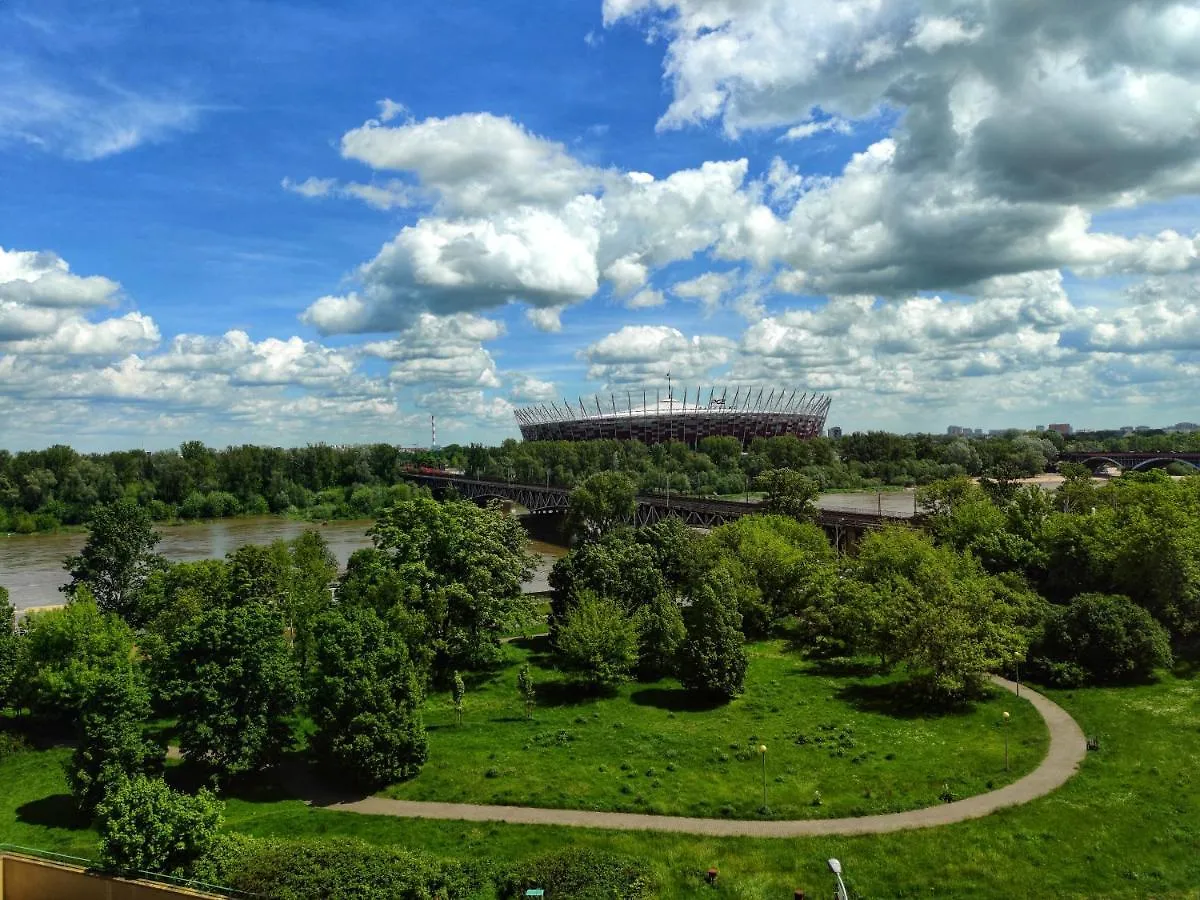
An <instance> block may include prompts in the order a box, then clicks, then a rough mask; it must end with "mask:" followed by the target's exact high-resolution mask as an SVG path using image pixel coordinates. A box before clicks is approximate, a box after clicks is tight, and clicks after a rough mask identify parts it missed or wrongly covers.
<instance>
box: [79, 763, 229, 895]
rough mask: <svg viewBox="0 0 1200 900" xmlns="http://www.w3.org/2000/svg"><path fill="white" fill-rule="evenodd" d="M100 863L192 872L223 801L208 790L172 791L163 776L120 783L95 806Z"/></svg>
mask: <svg viewBox="0 0 1200 900" xmlns="http://www.w3.org/2000/svg"><path fill="white" fill-rule="evenodd" d="M97 813H98V815H99V817H100V861H101V863H102V864H103V865H104V866H105V867H107V868H110V869H115V870H119V871H141V872H157V873H160V874H165V875H190V874H191V873H192V871H193V866H194V865H195V863H196V862H197V861H198V860H200V859H201V858H202V857H203V856H205V855H206V854H207V853H208V852H209V850H210V848H211V847H212V846H213V843H214V841H215V840H216V836H217V832H218V831H219V829H220V827H221V803H220V801H218V800H217V799H216V798H215V797H213V795H212V794H210V793H209V792H208V791H204V790H202V791H200V793H199V794H197V795H196V796H194V797H193V796H189V795H187V794H181V793H179V792H178V791H173V790H171V788H169V787H168V786H167V783H166V782H165V781H163V780H162V779H161V778H146V777H145V776H138V777H136V778H131V779H126V780H123V781H121V782H119V783H118V784H117V785H115V786H114V787H113V789H112V790H111V791H110V792H109V794H108V796H106V797H105V798H104V801H103V802H102V803H101V804H100V806H99V808H98V809H97Z"/></svg>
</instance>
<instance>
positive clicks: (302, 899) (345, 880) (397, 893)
mask: <svg viewBox="0 0 1200 900" xmlns="http://www.w3.org/2000/svg"><path fill="white" fill-rule="evenodd" d="M197 871H198V874H200V875H202V876H203V877H204V878H205V880H207V881H213V882H217V883H221V884H224V885H227V886H228V887H232V888H235V889H236V890H239V891H244V892H246V893H248V894H252V895H254V896H258V897H265V898H272V900H322V898H338V900H354V898H371V900H418V898H420V900H424V898H428V897H442V898H456V897H472V896H476V895H477V894H478V893H479V891H480V888H481V887H482V886H484V885H485V884H487V883H488V882H489V881H490V880H491V872H490V867H489V866H488V865H487V864H486V863H482V864H481V863H470V864H464V863H458V862H448V861H445V860H439V859H437V858H435V857H432V856H429V855H427V854H424V853H418V852H414V851H409V850H402V849H398V848H394V847H379V846H375V845H372V844H367V843H364V842H362V841H356V840H352V839H319V838H314V839H308V840H302V841H288V840H277V839H265V840H264V839H253V838H251V839H247V838H240V839H239V838H234V839H226V840H222V841H221V842H218V843H217V844H216V845H214V847H213V850H212V852H211V853H210V854H209V856H208V857H207V858H206V860H205V864H204V865H202V866H200V867H198V869H197Z"/></svg>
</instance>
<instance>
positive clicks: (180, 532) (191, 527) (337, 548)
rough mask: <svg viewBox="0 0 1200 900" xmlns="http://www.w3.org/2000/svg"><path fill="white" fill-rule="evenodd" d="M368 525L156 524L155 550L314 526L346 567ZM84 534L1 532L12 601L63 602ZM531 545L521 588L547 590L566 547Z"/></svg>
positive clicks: (205, 548) (220, 549)
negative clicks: (533, 561)
mask: <svg viewBox="0 0 1200 900" xmlns="http://www.w3.org/2000/svg"><path fill="white" fill-rule="evenodd" d="M370 526H371V523H370V522H369V521H361V522H327V523H325V524H322V525H317V524H316V523H312V522H298V521H295V520H293V519H283V518H279V517H276V516H262V517H254V518H245V519H218V520H216V521H214V522H198V523H189V524H187V525H172V526H159V528H158V533H159V534H160V535H162V541H160V542H159V545H158V552H159V553H161V554H162V555H163V556H165V557H166V558H167V559H169V560H172V561H173V562H189V561H192V560H197V559H219V558H221V557H223V556H224V555H225V554H226V553H229V552H230V551H232V550H235V549H237V548H238V547H240V546H242V545H243V544H269V543H271V542H272V541H276V540H279V539H281V538H282V539H283V540H290V539H291V538H294V537H298V536H299V535H300V534H302V533H303V532H304V531H307V530H308V529H315V530H316V531H319V532H320V533H321V536H322V537H324V538H325V542H326V543H327V544H328V545H329V549H330V550H331V551H333V555H334V556H335V557H337V561H338V565H339V566H345V565H346V560H348V559H349V558H350V554H351V553H353V552H354V551H355V550H359V549H361V548H363V547H369V546H371V541H370V539H369V538H367V534H366V532H367V529H368V528H369V527H370ZM85 539H86V535H84V534H82V533H80V534H31V535H12V536H9V537H5V536H3V535H0V587H5V588H7V589H8V593H9V597H10V599H11V600H12V602H13V605H14V606H16V607H17V609H29V608H30V607H36V606H49V605H53V604H57V603H62V602H63V595H62V594H61V593H60V592H59V590H58V588H59V585H61V584H64V583H65V582H67V581H69V580H70V579H69V578H68V577H67V574H66V572H65V571H64V570H63V559H64V558H65V557H67V556H69V555H70V554H72V553H78V552H79V549H80V548H81V547H82V546H83V542H84V540H85ZM529 549H530V551H532V552H533V553H536V554H537V555H538V558H539V564H538V567H537V571H536V572H535V573H534V576H533V578H531V579H530V580H529V581H528V582H526V583H525V591H526V592H527V593H533V592H539V591H545V590H548V589H549V586H548V584H547V583H546V578H547V576H548V575H549V572H550V567H551V566H552V565H553V564H554V560H555V559H557V558H558V557H560V556H562V555H563V554H564V553H566V549H565V548H563V547H559V546H556V545H554V544H549V543H545V542H543V541H538V540H531V541H530V542H529Z"/></svg>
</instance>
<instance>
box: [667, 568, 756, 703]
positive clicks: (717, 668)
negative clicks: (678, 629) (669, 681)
mask: <svg viewBox="0 0 1200 900" xmlns="http://www.w3.org/2000/svg"><path fill="white" fill-rule="evenodd" d="M731 594H732V585H730V584H729V582H728V581H727V580H726V579H725V578H719V577H718V578H713V579H711V580H708V581H706V582H704V583H702V584H700V585H699V586H697V587H696V589H695V590H694V591H693V592H692V596H691V605H690V606H688V607H687V612H686V614H685V615H684V625H685V626H686V628H687V637H686V638H685V639H684V642H683V645H682V646H681V647H680V648H679V680H680V682H681V683H682V684H683V686H684V687H685V688H687V689H688V690H691V691H697V692H699V693H703V694H709V695H712V696H716V697H721V698H723V699H726V700H729V699H732V698H733V697H736V696H737V695H739V694H741V693H742V690H743V685H744V683H745V680H746V666H747V659H746V647H745V639H744V637H743V635H742V631H741V627H742V617H741V614H740V613H739V612H738V611H737V609H736V608H735V606H734V604H733V602H732V600H731V599H730V595H731Z"/></svg>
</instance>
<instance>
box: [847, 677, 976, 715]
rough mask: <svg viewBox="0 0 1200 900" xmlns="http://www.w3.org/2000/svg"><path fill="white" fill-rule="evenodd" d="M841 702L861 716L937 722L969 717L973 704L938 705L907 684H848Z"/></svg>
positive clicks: (940, 703) (895, 682)
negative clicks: (861, 713)
mask: <svg viewBox="0 0 1200 900" xmlns="http://www.w3.org/2000/svg"><path fill="white" fill-rule="evenodd" d="M837 698H838V699H839V700H843V701H845V702H846V703H849V704H850V705H851V706H853V707H854V708H855V709H857V710H859V711H861V712H873V713H881V714H883V715H885V716H891V717H892V718H894V719H936V718H941V717H943V716H961V715H965V714H966V713H969V712H970V711H971V708H972V704H971V703H969V702H963V701H959V702H937V701H934V700H931V699H930V698H929V697H927V696H924V695H922V694H921V693H920V692H919V691H918V690H917V689H916V688H915V687H914V686H913V685H911V684H909V683H907V682H904V681H889V682H886V683H884V684H865V683H863V682H855V683H852V684H847V685H845V686H844V687H842V688H840V689H839V690H838V692H837Z"/></svg>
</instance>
